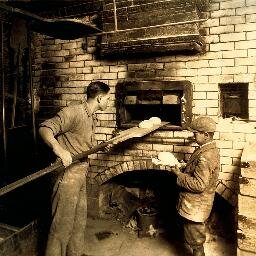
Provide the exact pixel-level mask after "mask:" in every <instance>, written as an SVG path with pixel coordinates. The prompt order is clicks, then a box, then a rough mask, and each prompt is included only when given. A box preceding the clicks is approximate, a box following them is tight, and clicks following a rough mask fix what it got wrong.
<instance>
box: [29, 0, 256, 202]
mask: <svg viewBox="0 0 256 256" xmlns="http://www.w3.org/2000/svg"><path fill="white" fill-rule="evenodd" d="M202 27H203V29H204V30H205V34H206V36H205V40H206V53H202V54H195V55H189V56H185V55H180V54H176V53H169V54H166V55H163V54H161V56H160V55H159V56H157V55H155V56H148V55H147V54H144V56H143V58H142V57H141V56H140V57H137V58H136V57H134V58H123V59H103V58H100V57H97V56H98V55H97V52H95V51H96V49H97V43H98V42H97V41H98V40H97V38H94V37H90V38H87V39H85V38H83V39H78V40H72V41H62V40H58V39H52V38H47V37H44V36H39V35H36V34H35V35H34V45H33V49H34V53H35V56H36V58H35V59H34V65H33V70H34V71H33V72H34V74H33V78H34V86H35V87H38V88H39V91H40V95H41V109H40V112H39V113H38V120H41V119H44V118H46V117H49V116H51V115H53V113H55V112H56V111H57V110H58V109H59V108H60V107H63V106H66V105H68V104H70V103H71V102H72V101H81V100H83V91H84V87H85V86H87V85H88V84H89V83H90V82H91V81H92V80H95V79H99V80H102V81H104V82H106V83H108V84H109V85H110V87H111V93H112V96H111V107H110V108H109V109H108V110H107V111H105V112H104V113H99V114H98V119H99V122H98V127H97V139H98V141H99V142H100V141H103V140H106V139H108V138H110V137H111V136H112V131H113V130H114V129H115V128H116V122H115V119H116V115H115V105H114V101H115V98H114V92H115V85H116V84H117V82H118V81H121V80H123V79H129V78H136V79H144V80H146V79H159V80H162V79H166V80H168V79H169V80H184V79H185V80H189V81H191V82H192V83H193V114H194V116H197V115H209V116H211V117H213V118H214V119H215V120H216V122H217V123H218V126H217V127H218V129H217V132H216V134H215V139H216V141H217V144H218V147H219V148H220V153H221V173H220V176H219V184H218V187H217V192H218V193H219V194H221V195H222V196H223V197H224V198H225V199H227V200H228V201H229V202H230V203H231V204H232V205H234V206H236V205H237V194H238V188H239V183H238V178H239V175H240V157H241V153H242V149H243V147H244V145H245V143H246V142H247V141H253V140H255V139H256V130H255V126H256V123H254V122H248V123H247V122H242V121H237V120H235V121H232V120H231V119H223V118H221V117H220V102H219V86H218V84H219V83H229V82H242V83H248V84H249V117H250V119H254V120H255V119H256V97H255V95H256V86H255V81H256V77H255V71H256V67H255V56H256V2H255V1H254V0H239V1H238V0H231V1H223V0H212V1H211V4H210V11H209V19H208V20H207V21H206V22H204V23H203V24H202ZM103 127H104V128H103ZM189 135H190V134H189V133H188V132H187V131H171V132H170V131H168V132H167V131H157V132H155V133H153V134H151V135H150V136H147V137H146V138H144V139H143V140H141V141H135V142H134V143H128V144H125V145H122V146H120V147H119V148H118V150H116V151H115V150H114V151H113V152H112V153H111V154H109V155H108V156H107V157H106V155H104V154H101V153H99V154H95V155H93V156H92V157H91V164H92V174H93V175H94V176H96V175H97V173H98V172H99V171H104V169H106V168H108V167H110V165H113V164H115V163H120V162H123V161H131V160H133V159H136V158H137V157H138V156H142V157H151V156H156V155H157V152H159V151H162V150H168V151H172V152H174V153H175V154H176V155H177V157H179V158H180V159H187V158H188V157H189V155H190V154H191V152H192V151H193V150H194V146H193V145H192V146H188V145H187V137H188V136H189ZM119 152H121V153H122V154H120V153H119Z"/></svg>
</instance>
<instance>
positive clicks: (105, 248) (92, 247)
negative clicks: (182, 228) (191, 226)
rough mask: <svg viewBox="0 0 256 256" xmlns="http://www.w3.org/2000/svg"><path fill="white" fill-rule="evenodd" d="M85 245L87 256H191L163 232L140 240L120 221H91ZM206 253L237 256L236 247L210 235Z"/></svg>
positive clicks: (90, 219)
mask: <svg viewBox="0 0 256 256" xmlns="http://www.w3.org/2000/svg"><path fill="white" fill-rule="evenodd" d="M86 245H87V252H86V255H88V256H141V255H143V256H181V255H182V256H189V255H191V252H190V250H189V248H186V247H184V246H183V244H182V243H181V242H179V241H177V240H170V239H168V238H167V237H166V236H165V234H164V233H159V235H157V236H156V237H143V238H138V234H137V232H135V231H133V230H131V229H129V228H127V227H123V226H122V225H121V224H120V223H119V222H118V221H113V220H103V219H92V218H88V224H87V232H86ZM205 253H206V255H209V256H233V255H236V246H235V244H233V243H231V242H228V241H225V240H224V239H223V238H221V237H218V236H213V235H210V234H207V241H206V243H205Z"/></svg>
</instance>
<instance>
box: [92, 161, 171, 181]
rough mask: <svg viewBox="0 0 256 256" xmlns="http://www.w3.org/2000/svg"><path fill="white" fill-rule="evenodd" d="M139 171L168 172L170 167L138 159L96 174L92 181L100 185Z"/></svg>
mask: <svg viewBox="0 0 256 256" xmlns="http://www.w3.org/2000/svg"><path fill="white" fill-rule="evenodd" d="M141 170H161V171H170V167H168V166H164V165H155V164H153V163H152V159H140V160H132V161H126V162H121V163H119V164H117V165H115V166H112V167H109V168H106V169H105V170H104V171H102V172H101V173H99V174H97V175H96V176H95V177H94V179H95V182H96V183H97V184H98V185H102V184H103V183H105V182H107V181H108V180H110V179H111V178H113V177H115V176H117V175H119V174H122V173H125V172H130V171H141Z"/></svg>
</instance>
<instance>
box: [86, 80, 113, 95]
mask: <svg viewBox="0 0 256 256" xmlns="http://www.w3.org/2000/svg"><path fill="white" fill-rule="evenodd" d="M109 90H110V88H109V86H108V85H107V84H105V83H103V82H100V81H93V82H91V83H90V84H89V85H88V86H87V88H86V89H85V91H86V95H87V98H95V97H96V96H97V95H99V94H100V93H103V94H107V93H108V92H109Z"/></svg>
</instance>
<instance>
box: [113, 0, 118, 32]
mask: <svg viewBox="0 0 256 256" xmlns="http://www.w3.org/2000/svg"><path fill="white" fill-rule="evenodd" d="M113 5H114V21H115V31H117V30H118V28H117V17H116V0H113Z"/></svg>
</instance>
